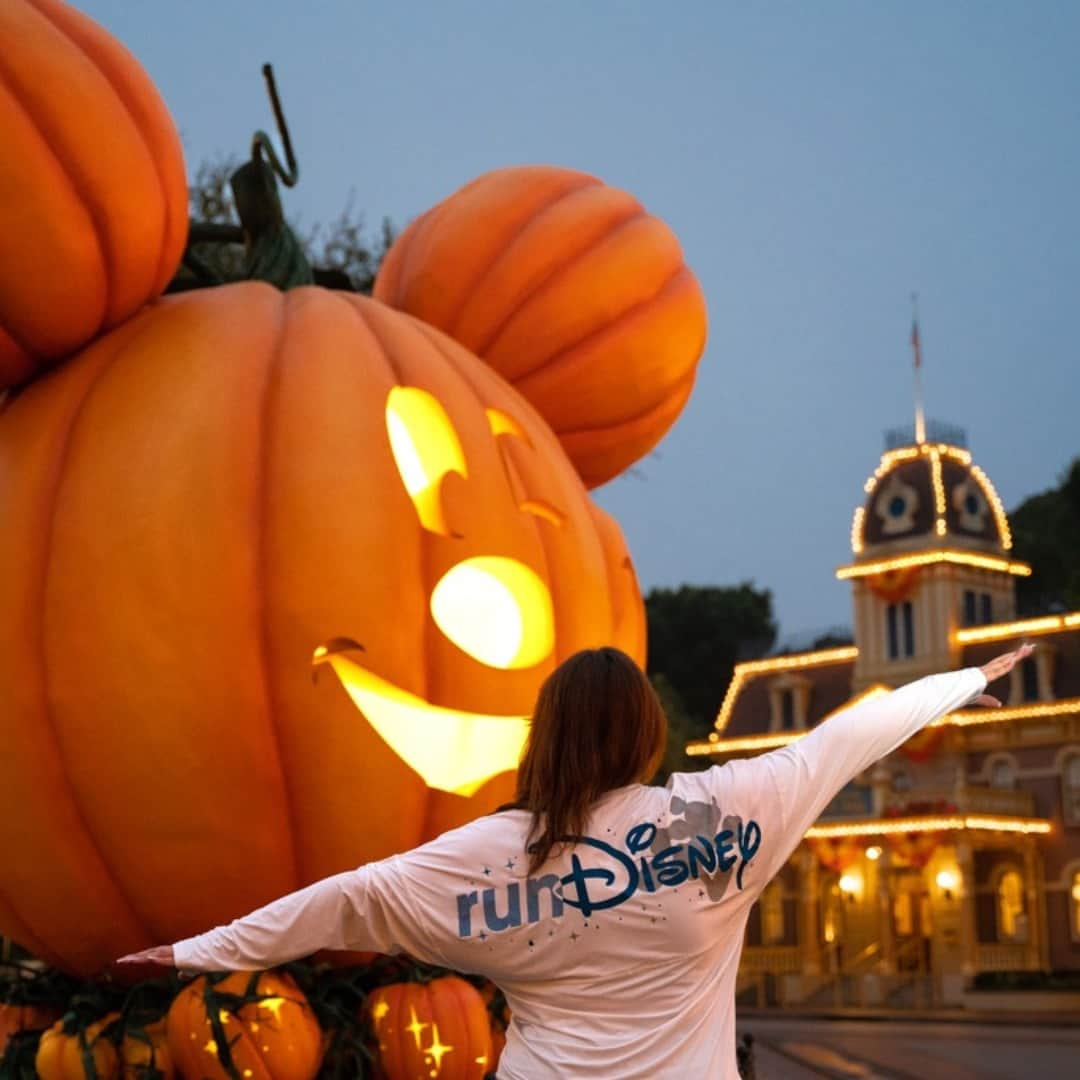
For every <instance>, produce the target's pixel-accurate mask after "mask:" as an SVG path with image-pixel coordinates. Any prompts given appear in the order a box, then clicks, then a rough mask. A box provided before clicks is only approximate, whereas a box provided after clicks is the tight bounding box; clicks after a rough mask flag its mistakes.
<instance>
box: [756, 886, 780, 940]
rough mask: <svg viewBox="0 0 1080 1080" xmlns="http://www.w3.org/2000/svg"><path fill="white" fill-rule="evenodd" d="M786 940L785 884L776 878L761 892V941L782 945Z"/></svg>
mask: <svg viewBox="0 0 1080 1080" xmlns="http://www.w3.org/2000/svg"><path fill="white" fill-rule="evenodd" d="M783 940H784V886H783V883H782V882H781V881H780V880H779V878H774V879H773V880H772V881H771V882H769V884H768V885H767V886H766V887H765V891H764V892H763V893H762V894H761V943H762V944H763V945H780V944H781V943H782V942H783Z"/></svg>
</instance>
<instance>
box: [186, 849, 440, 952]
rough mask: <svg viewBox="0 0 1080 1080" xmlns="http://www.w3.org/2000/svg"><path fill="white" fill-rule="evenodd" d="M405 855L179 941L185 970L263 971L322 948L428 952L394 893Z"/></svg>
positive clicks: (331, 879)
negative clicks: (400, 863) (401, 862)
mask: <svg viewBox="0 0 1080 1080" xmlns="http://www.w3.org/2000/svg"><path fill="white" fill-rule="evenodd" d="M400 859H401V857H400V856H395V857H393V858H390V859H385V860H383V861H382V862H378V863H370V864H368V865H366V866H362V867H360V868H359V869H357V870H350V871H347V872H346V873H343V874H337V875H335V876H334V877H329V878H325V879H323V880H322V881H318V882H316V883H315V884H314V885H309V886H308V887H307V888H305V889H300V890H299V891H298V892H294V893H290V894H289V895H288V896H284V897H282V898H281V899H280V900H275V901H274V902H273V903H270V904H267V905H266V906H265V907H261V908H259V909H258V910H257V911H253V912H252V913H251V914H250V915H245V916H244V917H243V918H240V919H236V920H235V921H233V922H231V923H229V924H228V925H227V926H219V927H218V928H217V929H215V930H211V931H209V932H208V933H205V934H199V935H197V936H196V937H191V938H187V939H185V940H184V941H178V942H177V943H176V944H175V945H174V946H173V953H174V957H175V962H176V966H177V967H178V968H179V969H181V970H186V971H258V970H262V969H265V968H271V967H276V966H277V965H278V964H284V963H287V962H288V961H289V960H295V959H297V958H298V957H301V956H308V955H310V954H311V953H314V952H318V951H319V950H320V949H356V950H361V951H371V952H381V953H397V952H408V953H409V954H410V955H412V956H415V957H417V959H421V960H423V959H426V958H427V954H428V953H429V949H428V947H427V942H426V941H425V940H423V938H422V937H421V936H420V932H419V930H418V922H417V920H415V919H414V918H412V917H411V916H410V914H409V912H408V911H406V910H405V909H404V908H403V907H402V906H401V904H400V903H399V902H397V901H396V900H395V896H400V893H398V891H397V889H396V888H395V886H396V885H397V884H399V882H398V879H399V878H400V877H401V870H400V867H399V866H398V865H397V864H398V862H399V861H400Z"/></svg>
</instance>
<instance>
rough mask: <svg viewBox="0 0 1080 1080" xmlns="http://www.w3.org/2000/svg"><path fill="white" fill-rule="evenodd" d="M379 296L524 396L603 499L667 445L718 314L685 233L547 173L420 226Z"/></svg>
mask: <svg viewBox="0 0 1080 1080" xmlns="http://www.w3.org/2000/svg"><path fill="white" fill-rule="evenodd" d="M375 295H376V296H377V297H378V298H379V299H380V300H384V301H385V302H386V303H388V304H391V305H392V306H394V307H398V308H400V309H401V310H403V311H408V312H409V313H410V314H412V315H416V316H417V317H419V318H421V319H423V320H424V321H425V322H427V323H430V324H431V325H432V326H437V327H438V328H439V329H440V330H444V331H445V332H446V333H448V334H449V335H450V336H451V337H453V338H454V339H455V340H457V341H459V342H461V344H463V345H464V346H465V347H466V348H468V349H470V350H471V351H472V352H474V353H476V355H477V356H480V357H482V358H483V359H484V360H486V361H487V362H488V363H489V364H490V365H491V366H492V367H493V368H495V370H496V371H498V372H499V374H501V375H502V376H503V377H504V378H505V379H507V380H508V381H509V382H510V383H512V384H513V386H514V387H515V388H516V389H517V390H519V391H520V392H521V393H522V394H524V395H525V397H526V398H528V399H529V401H531V402H532V403H533V405H535V406H536V407H537V409H539V410H540V412H541V413H542V414H543V415H544V418H545V419H546V420H547V421H548V423H549V424H550V425H551V426H552V428H553V429H554V430H555V433H556V434H557V435H558V436H559V439H560V441H561V442H562V444H563V448H564V449H565V450H566V452H567V453H568V454H569V456H570V458H571V460H572V461H573V462H574V464H575V465H576V466H577V469H578V471H579V472H580V473H581V475H582V477H583V478H584V480H585V482H586V484H587V485H588V486H589V487H595V486H597V485H598V484H602V483H604V482H605V481H606V480H610V479H611V478H612V477H613V476H616V475H618V474H619V473H620V472H622V471H623V470H624V469H625V468H627V467H628V466H629V465H631V464H633V462H635V461H636V460H638V458H640V457H642V456H643V455H644V454H646V453H647V452H648V451H649V450H651V449H652V448H653V447H654V446H655V445H656V443H658V442H659V441H660V439H661V438H662V437H663V435H664V434H665V433H666V432H667V430H668V428H670V427H671V425H672V424H673V423H674V422H675V419H676V417H678V415H679V413H680V412H681V411H682V408H683V406H684V405H685V404H686V400H687V398H688V397H689V396H690V391H691V390H692V389H693V385H694V375H695V372H696V369H697V363H698V360H699V358H700V357H701V353H702V350H703V349H704V347H705V323H706V316H705V300H704V297H703V296H702V293H701V287H700V285H699V284H698V282H697V279H696V278H695V277H694V275H693V273H692V272H691V271H690V270H689V268H688V267H687V266H686V264H685V263H684V261H683V254H682V249H681V248H680V246H679V241H678V240H677V239H676V237H675V235H674V233H672V231H671V229H669V228H668V226H667V225H666V224H664V222H662V221H661V220H660V219H659V218H656V217H653V216H652V215H650V214H648V213H646V212H645V210H644V208H643V207H642V205H641V204H640V203H639V202H638V201H637V199H635V198H634V197H633V196H632V195H629V194H627V192H625V191H620V190H619V189H618V188H614V187H610V186H608V185H607V184H605V183H603V182H602V181H600V180H598V179H597V178H596V177H594V176H589V175H587V174H586V173H581V172H576V171H575V170H573V169H560V168H555V167H553V166H549V165H532V166H518V167H515V168H508V169H496V170H495V171H493V172H489V173H485V174H484V175H483V176H481V177H479V178H477V179H476V180H473V181H472V182H471V183H469V184H466V185H465V187H463V188H461V190H460V191H457V192H455V193H454V194H453V195H451V196H450V197H449V198H447V199H444V200H443V201H442V202H441V203H439V204H438V205H437V206H435V207H433V208H432V209H431V210H429V211H428V212H427V213H426V214H422V215H421V216H420V217H419V218H417V219H416V221H414V222H413V223H412V224H411V225H410V226H409V227H408V228H407V229H406V230H405V231H404V232H403V233H402V234H401V236H400V237H399V238H398V239H397V241H396V243H395V244H394V246H393V247H392V248H391V249H390V251H389V253H388V254H387V257H386V259H385V261H384V262H383V265H382V267H381V269H380V270H379V276H378V279H377V281H376V283H375Z"/></svg>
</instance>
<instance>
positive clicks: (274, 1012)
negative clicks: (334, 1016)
mask: <svg viewBox="0 0 1080 1080" xmlns="http://www.w3.org/2000/svg"><path fill="white" fill-rule="evenodd" d="M166 1026H167V1030H168V1040H169V1052H170V1056H171V1059H172V1063H173V1064H174V1065H175V1067H176V1069H177V1070H178V1071H179V1072H180V1075H181V1076H185V1077H198V1078H199V1080H230V1077H231V1076H232V1075H235V1073H239V1074H240V1075H241V1076H257V1077H261V1078H263V1080H311V1078H312V1077H314V1076H315V1074H316V1073H317V1072H318V1071H319V1065H320V1064H321V1062H322V1055H323V1036H322V1031H321V1029H320V1028H319V1024H318V1021H317V1020H316V1019H315V1014H314V1013H313V1012H312V1010H311V1006H310V1005H309V1004H308V1001H307V998H306V997H305V996H304V993H303V991H302V990H301V989H300V988H299V987H298V986H297V985H296V983H295V982H294V981H293V980H292V979H291V978H290V977H289V976H288V975H285V974H283V973H280V972H272V971H266V972H260V973H258V974H254V973H249V972H234V973H232V974H231V975H227V976H226V977H225V978H224V979H208V978H207V976H205V975H203V976H200V977H199V978H198V979H195V980H194V981H192V982H191V983H189V984H188V985H187V986H186V987H185V988H184V989H183V990H181V991H180V993H179V994H178V995H177V997H176V999H175V1000H174V1001H173V1003H172V1006H171V1007H170V1008H169V1015H168V1017H167V1022H166ZM222 1039H224V1040H225V1043H224V1044H222V1042H221V1040H222ZM229 1059H231V1061H232V1065H233V1066H234V1069H235V1073H230V1071H229V1069H228V1067H227V1065H226V1061H227V1060H229ZM248 1070H250V1071H248Z"/></svg>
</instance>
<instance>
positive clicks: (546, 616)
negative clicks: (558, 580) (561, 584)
mask: <svg viewBox="0 0 1080 1080" xmlns="http://www.w3.org/2000/svg"><path fill="white" fill-rule="evenodd" d="M431 615H432V618H434V620H435V623H436V625H437V626H438V627H439V629H440V630H441V631H442V632H443V633H444V634H445V635H446V636H447V637H448V638H449V639H450V640H451V641H452V642H453V643H454V644H455V645H456V646H457V647H458V648H459V649H461V650H462V651H463V652H467V653H468V654H469V655H470V656H471V657H473V659H474V660H479V661H480V662H481V663H482V664H487V665H488V666H489V667H494V668H503V669H506V668H526V667H532V666H533V664H537V663H539V662H540V661H541V660H543V659H544V657H546V656H547V655H548V654H549V653H550V652H551V650H552V648H554V645H555V615H554V612H553V610H552V606H551V593H550V592H549V591H548V587H547V586H546V585H545V584H544V583H543V581H541V580H540V578H539V577H538V576H537V575H536V573H535V572H534V571H532V570H530V569H529V568H528V567H527V566H525V565H524V564H523V563H519V562H517V561H516V560H515V559H508V558H504V557H503V556H499V555H482V556H477V557H476V558H472V559H466V560H464V561H463V562H460V563H458V564H457V565H456V566H453V567H451V568H450V569H449V570H448V571H447V572H446V573H445V574H444V575H443V576H442V578H440V580H439V583H438V584H437V585H436V586H435V588H434V589H433V590H432V593H431Z"/></svg>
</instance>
